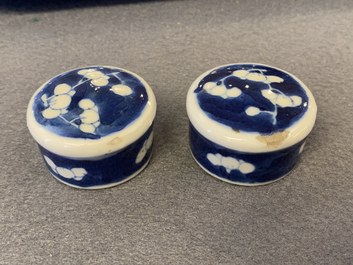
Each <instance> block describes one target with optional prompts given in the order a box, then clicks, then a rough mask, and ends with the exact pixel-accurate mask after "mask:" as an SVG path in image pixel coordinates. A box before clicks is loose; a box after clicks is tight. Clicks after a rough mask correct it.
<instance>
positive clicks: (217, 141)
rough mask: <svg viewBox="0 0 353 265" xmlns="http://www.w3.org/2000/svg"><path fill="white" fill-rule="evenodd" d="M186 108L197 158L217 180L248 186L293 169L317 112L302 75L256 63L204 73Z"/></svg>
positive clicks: (194, 87)
mask: <svg viewBox="0 0 353 265" xmlns="http://www.w3.org/2000/svg"><path fill="white" fill-rule="evenodd" d="M186 106H187V113H188V116H189V121H190V131H189V137H190V147H191V152H192V155H193V157H194V158H195V160H196V162H197V163H198V164H199V165H200V166H201V167H202V168H203V169H204V170H205V171H206V172H208V173H209V174H211V175H212V176H214V177H216V178H219V179H221V180H223V181H226V182H229V183H233V184H238V185H246V186H252V185H262V184H267V183H270V182H273V181H276V180H278V179H280V178H281V177H283V176H285V175H286V174H288V173H289V172H290V171H291V170H292V169H293V167H294V166H295V164H296V163H297V161H298V158H299V155H300V153H301V152H302V151H303V148H304V144H305V140H306V137H307V136H308V135H309V133H310V132H311V130H312V128H313V126H314V123H315V119H316V112H317V107H316V103H315V99H314V97H313V95H312V93H311V92H310V90H309V89H308V88H307V87H306V86H305V85H304V83H303V82H301V81H300V80H299V79H298V78H296V77H295V76H293V75H292V74H290V73H287V72H285V71H283V70H281V69H278V68H275V67H271V66H267V65H263V64H253V63H243V64H229V65H224V66H219V67H216V68H214V69H212V70H210V71H207V72H205V73H204V74H202V75H201V76H200V77H198V78H197V79H196V80H195V82H194V83H193V84H192V85H191V87H190V89H189V92H188V95H187V100H186Z"/></svg>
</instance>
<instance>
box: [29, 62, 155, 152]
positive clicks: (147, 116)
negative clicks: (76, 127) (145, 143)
mask: <svg viewBox="0 0 353 265" xmlns="http://www.w3.org/2000/svg"><path fill="white" fill-rule="evenodd" d="M87 67H107V68H112V69H117V70H122V71H124V72H126V73H129V74H131V75H133V76H134V77H136V78H137V79H138V80H139V81H140V82H141V83H142V84H143V85H144V86H145V88H146V92H147V95H148V102H147V103H146V106H145V108H144V109H143V110H142V112H141V115H140V116H139V117H138V118H137V119H136V120H133V121H132V122H131V123H130V124H128V125H127V126H126V127H125V128H124V129H122V130H121V131H118V132H116V133H112V134H109V135H108V136H105V137H102V138H100V139H85V138H70V137H64V136H60V135H57V134H55V133H53V132H50V131H49V130H47V129H46V128H45V126H43V125H41V124H39V123H38V122H37V121H36V119H35V117H34V114H33V108H32V106H33V103H34V97H35V96H36V95H37V94H38V93H39V92H40V91H41V90H42V88H43V87H44V86H45V85H46V84H47V83H48V82H49V81H50V80H51V79H50V80H48V81H47V82H45V83H44V84H43V85H42V86H40V88H38V89H37V91H36V92H35V93H34V95H33V96H32V98H31V100H30V102H29V104H28V108H27V126H28V129H29V131H30V133H31V134H32V136H33V138H34V139H35V140H36V141H37V143H38V144H39V145H41V146H42V147H44V148H45V149H47V150H49V151H51V152H53V153H55V154H58V155H61V156H65V157H69V158H74V159H85V158H92V157H97V156H102V155H106V154H110V153H113V152H116V151H118V150H120V149H122V148H124V147H126V146H128V145H130V144H132V143H133V142H135V141H136V140H137V139H138V138H140V137H141V136H142V135H143V134H144V133H145V132H146V131H147V130H148V128H150V126H151V125H152V123H153V120H154V118H155V116H156V109H157V104H156V98H155V96H154V93H153V91H152V88H151V87H150V86H149V85H148V83H147V82H146V81H145V80H144V79H143V78H142V77H140V76H139V75H137V74H135V73H133V72H131V71H128V70H126V69H123V68H118V67H112V66H85V67H82V68H87ZM79 69H81V67H80V68H75V69H71V70H69V71H66V72H64V73H67V72H70V71H74V70H79ZM64 73H62V74H64Z"/></svg>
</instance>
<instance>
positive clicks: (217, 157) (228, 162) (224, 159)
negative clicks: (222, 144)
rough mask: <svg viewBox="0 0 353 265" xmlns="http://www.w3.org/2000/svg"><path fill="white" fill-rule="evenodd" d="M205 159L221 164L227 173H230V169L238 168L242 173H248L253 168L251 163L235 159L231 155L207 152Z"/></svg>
mask: <svg viewBox="0 0 353 265" xmlns="http://www.w3.org/2000/svg"><path fill="white" fill-rule="evenodd" d="M207 159H208V160H209V161H210V162H211V163H212V165H214V166H222V167H224V168H225V170H226V171H227V173H228V174H230V173H231V171H232V170H239V171H240V172H241V173H243V174H249V173H251V172H253V171H254V170H255V167H254V165H253V164H250V163H247V162H245V161H243V160H241V159H240V160H238V159H235V158H233V157H231V156H222V155H221V154H218V153H217V154H211V153H208V154H207Z"/></svg>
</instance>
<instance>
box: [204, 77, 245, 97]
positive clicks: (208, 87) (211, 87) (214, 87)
mask: <svg viewBox="0 0 353 265" xmlns="http://www.w3.org/2000/svg"><path fill="white" fill-rule="evenodd" d="M220 81H221V82H222V83H221V84H219V85H218V84H217V83H216V82H207V83H205V84H204V85H203V89H204V90H205V91H206V92H207V93H208V94H210V95H212V96H218V97H222V98H224V99H227V98H236V97H239V96H240V95H241V90H240V89H239V88H237V87H232V88H229V89H228V88H226V86H225V85H224V84H223V79H221V80H220Z"/></svg>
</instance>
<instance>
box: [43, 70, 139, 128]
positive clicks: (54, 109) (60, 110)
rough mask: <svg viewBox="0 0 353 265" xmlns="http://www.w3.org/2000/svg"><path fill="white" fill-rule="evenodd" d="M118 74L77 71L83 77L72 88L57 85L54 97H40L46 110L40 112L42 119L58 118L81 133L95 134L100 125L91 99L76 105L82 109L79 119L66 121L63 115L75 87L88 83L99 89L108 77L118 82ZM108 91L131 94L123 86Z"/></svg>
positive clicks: (117, 93) (120, 94) (96, 108)
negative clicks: (78, 121)
mask: <svg viewBox="0 0 353 265" xmlns="http://www.w3.org/2000/svg"><path fill="white" fill-rule="evenodd" d="M118 73H119V72H114V73H109V74H104V73H102V72H101V71H99V70H97V69H95V68H91V69H83V70H79V71H78V72H77V74H79V75H82V76H83V77H82V79H81V80H80V81H78V83H77V84H75V85H74V86H72V87H71V86H69V85H68V84H66V83H63V84H59V85H57V86H56V87H55V88H54V95H52V96H50V97H48V95H47V94H43V95H42V97H41V100H42V102H43V105H44V107H46V109H44V110H43V111H42V115H43V117H44V118H46V119H48V120H49V119H55V118H60V119H62V120H63V121H65V122H66V123H68V124H70V125H72V126H74V127H76V128H78V129H79V130H81V131H82V132H85V133H92V134H95V131H96V129H97V127H98V126H99V125H100V124H101V123H100V118H99V112H98V107H97V106H96V104H95V103H94V102H93V101H92V100H91V99H88V98H85V99H82V100H81V101H80V102H79V103H78V105H79V107H80V108H81V109H83V112H82V113H81V114H80V115H79V117H76V118H74V119H72V120H67V119H66V118H65V117H64V116H63V115H64V114H66V113H67V112H68V111H67V108H68V107H69V106H70V104H71V101H72V96H74V95H75V93H76V91H75V89H76V88H77V87H79V86H80V85H82V84H84V83H86V82H90V83H91V85H93V86H95V87H96V89H99V88H100V87H101V86H106V85H108V83H109V81H108V80H109V76H110V75H111V76H114V77H115V78H117V79H118V80H120V79H119V77H118V75H117V74H118ZM109 90H110V91H111V92H113V93H114V94H116V95H119V96H129V95H131V94H132V93H133V90H132V89H131V88H130V87H129V86H127V85H124V84H119V85H113V86H112V87H111V88H110V89H109ZM77 120H81V123H80V125H78V124H76V123H75V121H77Z"/></svg>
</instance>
